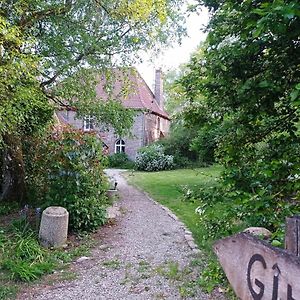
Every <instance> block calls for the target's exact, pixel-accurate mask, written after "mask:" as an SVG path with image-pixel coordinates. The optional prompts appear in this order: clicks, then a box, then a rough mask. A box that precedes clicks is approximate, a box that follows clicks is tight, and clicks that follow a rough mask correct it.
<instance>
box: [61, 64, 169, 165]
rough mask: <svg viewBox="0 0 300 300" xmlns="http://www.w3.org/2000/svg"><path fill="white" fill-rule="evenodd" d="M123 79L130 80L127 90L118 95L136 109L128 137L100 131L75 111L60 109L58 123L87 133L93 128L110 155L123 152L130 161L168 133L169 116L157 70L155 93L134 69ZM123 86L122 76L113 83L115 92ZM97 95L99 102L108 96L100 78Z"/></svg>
mask: <svg viewBox="0 0 300 300" xmlns="http://www.w3.org/2000/svg"><path fill="white" fill-rule="evenodd" d="M126 78H127V79H126V81H129V92H128V93H127V94H126V95H125V96H124V98H121V101H122V104H123V105H124V106H125V107H126V108H129V109H133V110H135V112H136V115H135V118H134V122H133V126H132V128H131V134H130V135H129V136H124V137H121V136H117V135H116V134H115V132H114V130H113V129H109V130H103V129H101V128H100V127H97V126H94V124H93V119H92V117H90V116H87V117H86V118H85V119H84V120H83V119H80V118H77V117H76V111H74V110H68V111H59V112H57V116H58V118H59V120H60V121H61V122H63V123H67V124H70V125H72V126H73V127H75V128H77V129H82V130H84V131H86V132H90V131H96V132H97V133H98V136H99V137H100V138H101V140H102V141H103V144H104V149H105V150H106V152H108V153H109V154H110V155H112V154H114V153H120V152H123V153H126V154H127V155H128V157H129V158H130V159H131V160H135V158H136V154H137V151H138V149H139V148H141V147H144V146H146V145H149V144H151V143H153V142H155V141H157V140H159V139H160V138H163V137H165V136H167V135H168V132H169V128H170V118H169V116H168V114H167V113H166V111H165V110H164V108H163V105H164V103H163V82H162V72H161V71H160V70H156V72H155V91H154V93H153V92H152V91H151V89H150V88H149V86H148V85H147V84H146V82H145V81H144V80H143V78H142V77H141V75H140V74H139V73H138V72H137V71H136V70H133V72H130V74H129V75H128V76H127V77H126ZM123 85H124V82H123V80H122V78H120V80H119V81H116V83H115V85H114V89H116V93H119V91H120V90H121V88H122V86H123ZM96 94H97V97H98V98H99V101H105V98H107V95H106V92H105V88H104V80H103V78H100V79H99V83H98V84H97V86H96Z"/></svg>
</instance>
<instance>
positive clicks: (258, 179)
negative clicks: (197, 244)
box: [181, 0, 300, 282]
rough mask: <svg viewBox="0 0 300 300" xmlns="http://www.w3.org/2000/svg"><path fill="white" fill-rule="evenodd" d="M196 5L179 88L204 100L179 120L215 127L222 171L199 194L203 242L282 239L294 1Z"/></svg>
mask: <svg viewBox="0 0 300 300" xmlns="http://www.w3.org/2000/svg"><path fill="white" fill-rule="evenodd" d="M201 2H204V3H205V4H206V5H207V6H208V7H209V8H210V9H211V10H212V18H211V21H210V24H209V26H208V31H209V34H208V37H207V40H206V42H205V44H204V48H203V54H202V55H200V56H199V55H197V54H195V55H194V56H193V57H192V59H191V62H190V64H189V71H187V72H186V73H185V75H184V76H183V77H182V78H181V84H182V86H183V87H184V93H185V95H186V97H187V98H189V101H190V102H191V103H195V102H196V103H197V102H199V98H201V97H203V101H202V105H201V107H200V109H198V108H199V105H197V106H196V107H195V108H194V109H191V110H189V111H188V112H187V114H186V119H187V120H188V121H189V122H190V124H191V125H192V126H197V125H198V124H200V125H198V126H199V127H200V126H201V125H203V124H206V126H208V128H209V129H212V128H214V129H215V130H216V132H217V133H218V134H217V139H216V140H215V141H216V146H217V150H216V155H217V158H218V160H219V161H220V162H221V163H222V164H223V165H224V166H225V171H224V173H223V178H222V180H221V185H220V186H219V187H217V188H215V189H214V190H212V191H204V190H200V191H198V194H199V195H198V196H199V197H198V198H199V201H200V205H199V208H198V213H199V218H200V223H201V225H202V226H204V227H205V228H206V229H207V236H206V237H205V238H206V239H212V240H213V239H216V238H220V237H222V236H225V235H230V234H232V233H234V232H236V231H238V230H240V229H242V228H245V227H248V226H264V227H267V228H269V229H270V230H271V231H273V233H274V236H273V238H276V239H277V240H279V241H282V238H283V226H282V224H283V222H284V220H285V217H286V216H288V215H291V214H298V213H299V200H300V194H299V184H300V177H299V169H300V156H299V153H300V136H299V130H298V128H299V94H300V92H299V82H300V73H299V63H300V60H299V58H300V56H299V54H300V44H299V34H300V29H299V28H300V13H299V12H300V6H299V2H298V1H291V0H290V1H283V0H276V1H230V0H228V1H227V0H225V1H218V2H216V1H201ZM206 116H211V118H209V119H208V120H207V119H206ZM195 142H196V141H195ZM193 198H197V196H194V197H193ZM215 270H216V269H215V268H214V270H211V271H212V272H211V274H215V277H216V278H218V275H217V274H216V272H215ZM212 280H213V278H212ZM217 281H218V280H216V282H217Z"/></svg>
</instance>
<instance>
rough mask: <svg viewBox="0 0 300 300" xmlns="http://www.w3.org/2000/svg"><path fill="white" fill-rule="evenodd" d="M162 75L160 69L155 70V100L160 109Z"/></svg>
mask: <svg viewBox="0 0 300 300" xmlns="http://www.w3.org/2000/svg"><path fill="white" fill-rule="evenodd" d="M162 77H163V75H162V71H161V69H158V70H155V93H154V96H155V100H156V102H157V103H158V105H159V107H160V108H162V109H163V108H164V96H163V78H162Z"/></svg>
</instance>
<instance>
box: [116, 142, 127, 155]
mask: <svg viewBox="0 0 300 300" xmlns="http://www.w3.org/2000/svg"><path fill="white" fill-rule="evenodd" d="M122 152H123V153H125V142H124V141H123V140H121V139H119V140H117V141H116V143H115V153H122Z"/></svg>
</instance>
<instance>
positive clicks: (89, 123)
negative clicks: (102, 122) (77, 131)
mask: <svg viewBox="0 0 300 300" xmlns="http://www.w3.org/2000/svg"><path fill="white" fill-rule="evenodd" d="M93 129H94V121H93V117H91V116H87V117H85V118H84V119H83V130H84V131H90V130H93Z"/></svg>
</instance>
